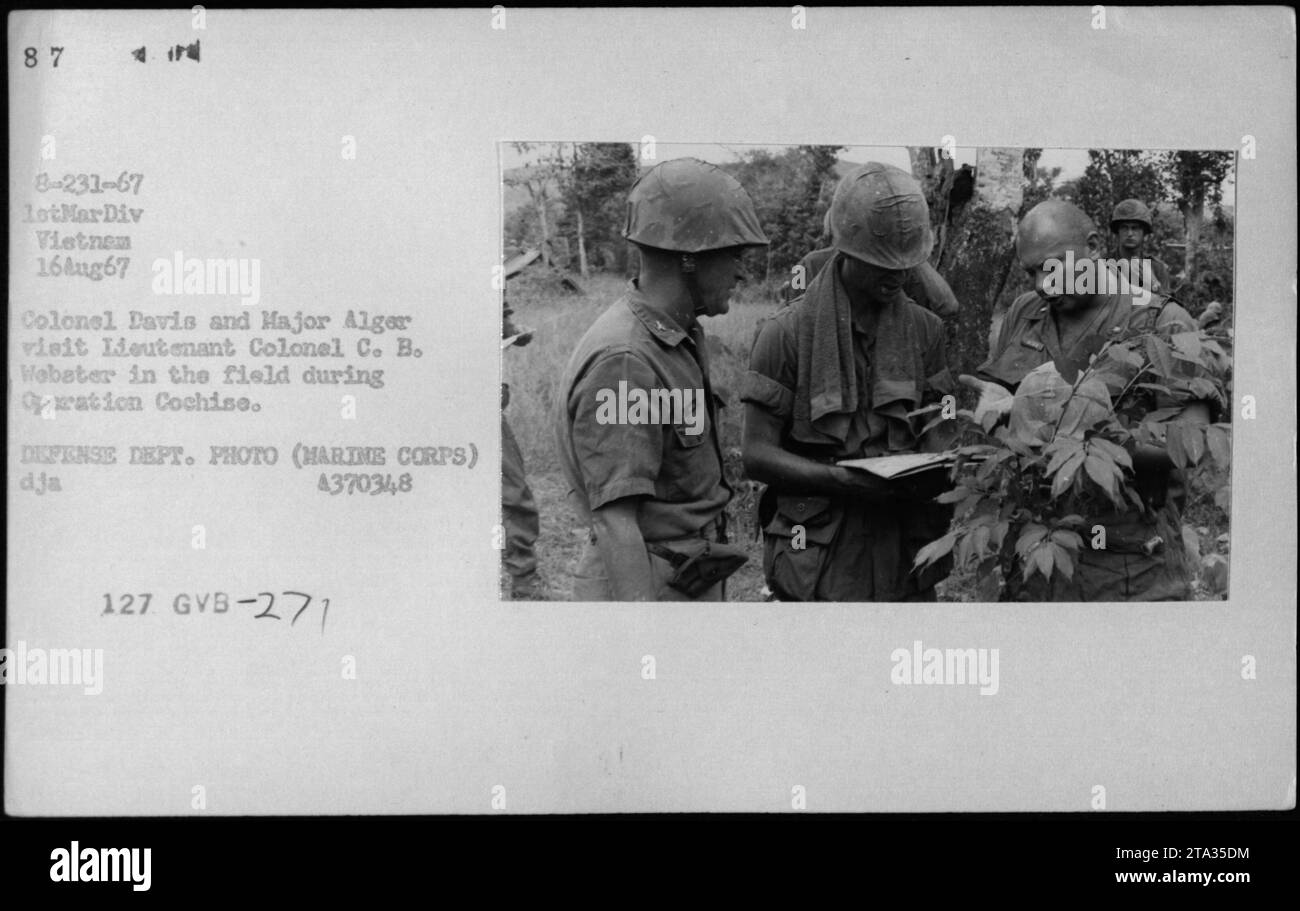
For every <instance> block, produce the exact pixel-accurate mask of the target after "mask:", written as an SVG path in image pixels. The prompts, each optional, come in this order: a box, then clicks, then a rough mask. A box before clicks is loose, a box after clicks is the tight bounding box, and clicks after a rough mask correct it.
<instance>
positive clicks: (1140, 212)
mask: <svg viewBox="0 0 1300 911" xmlns="http://www.w3.org/2000/svg"><path fill="white" fill-rule="evenodd" d="M1122 221H1135V222H1137V223H1138V224H1140V225H1143V226H1144V227H1145V228H1146V229H1147V233H1148V234H1149V233H1151V210H1150V209H1148V208H1147V207H1146V206H1144V205H1143V204H1142V203H1141V201H1140V200H1136V199H1126V200H1124V201H1123V202H1121V203H1120V204H1119V205H1117V206H1116V207H1115V211H1113V212H1112V213H1111V214H1110V229H1111V230H1112V231H1114V230H1116V227H1115V226H1116V225H1118V224H1119V223H1120V222H1122Z"/></svg>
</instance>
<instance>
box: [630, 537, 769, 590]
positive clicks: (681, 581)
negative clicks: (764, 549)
mask: <svg viewBox="0 0 1300 911" xmlns="http://www.w3.org/2000/svg"><path fill="white" fill-rule="evenodd" d="M646 550H648V551H650V553H652V554H654V555H655V556H656V557H662V558H663V559H665V560H667V561H668V562H669V563H671V564H672V565H673V568H674V570H675V572H674V573H673V577H672V578H671V579H669V580H668V584H669V586H671V587H672V588H673V589H675V590H677V591H679V592H681V593H682V594H683V595H686V596H687V597H688V598H698V597H699V596H700V595H702V594H704V593H705V592H706V591H708V590H709V589H710V588H712V587H713V586H714V585H717V584H718V583H719V582H721V581H722V580H723V579H726V578H727V577H728V576H730V575H731V574H732V573H734V572H735V571H736V570H738V569H740V568H741V567H742V566H744V565H745V562H746V561H747V560H749V556H748V555H747V554H746V553H745V552H744V551H743V550H742V549H741V548H739V547H736V546H735V545H733V544H719V543H718V542H717V541H707V540H706V541H705V542H704V550H702V551H700V552H699V553H698V554H695V555H694V556H691V557H688V556H686V554H679V553H677V552H676V551H672V550H669V549H668V548H666V547H664V546H662V545H660V544H647V545H646Z"/></svg>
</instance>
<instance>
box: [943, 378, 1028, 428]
mask: <svg viewBox="0 0 1300 911" xmlns="http://www.w3.org/2000/svg"><path fill="white" fill-rule="evenodd" d="M957 380H958V382H960V383H961V384H962V385H963V386H969V387H970V388H971V389H974V390H975V391H976V392H978V393H979V394H980V398H979V401H978V402H976V403H975V412H974V414H972V415H971V417H972V418H973V419H974V420H975V422H976V423H978V424H979V425H980V426H981V427H983V428H984V429H985V430H989V429H990V428H992V427H993V425H994V424H996V423H997V422H998V421H1000V420H1002V418H1004V417H1006V416H1007V415H1009V414H1010V413H1011V405H1012V403H1013V402H1015V396H1013V395H1012V394H1011V392H1010V391H1009V390H1008V389H1007V388H1006V387H1004V386H1001V385H999V384H997V383H991V382H989V381H988V380H981V379H980V378H979V377H974V376H970V375H969V374H966V373H963V374H962V375H961V376H959V377H957ZM968 414H969V412H968Z"/></svg>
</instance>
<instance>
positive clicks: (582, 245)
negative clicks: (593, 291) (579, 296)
mask: <svg viewBox="0 0 1300 911" xmlns="http://www.w3.org/2000/svg"><path fill="white" fill-rule="evenodd" d="M575 214H576V215H577V216H578V272H579V273H580V274H581V275H582V277H583V278H586V277H587V275H588V271H587V241H586V239H585V238H584V237H583V235H584V234H585V233H586V230H585V229H584V228H583V225H582V209H581V208H580V207H579V208H577V209H576V210H575Z"/></svg>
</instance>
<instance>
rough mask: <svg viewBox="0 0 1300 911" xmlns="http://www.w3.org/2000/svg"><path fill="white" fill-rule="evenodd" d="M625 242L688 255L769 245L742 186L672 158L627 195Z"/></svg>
mask: <svg viewBox="0 0 1300 911" xmlns="http://www.w3.org/2000/svg"><path fill="white" fill-rule="evenodd" d="M623 236H624V237H626V238H627V239H628V240H630V241H632V242H633V243H636V244H640V245H642V246H646V247H654V248H656V249H659V250H668V251H671V252H674V253H686V254H693V253H704V252H707V251H709V250H722V249H725V248H727V247H761V246H767V244H768V239H767V235H765V234H764V233H763V229H762V228H761V227H759V224H758V213H757V212H755V211H754V203H753V200H751V199H750V198H749V194H748V193H746V192H745V188H744V187H742V186H741V185H740V181H738V180H736V178H734V177H732V176H731V175H730V174H728V173H727V172H726V171H724V170H722V169H721V168H719V167H718V166H717V165H712V164H708V163H707V162H703V161H700V160H699V159H698V158H675V159H673V160H671V161H665V162H662V163H661V164H657V165H655V166H654V167H653V168H651V169H650V170H649V171H646V172H645V173H644V174H642V175H641V177H640V179H639V180H637V182H636V183H635V184H634V185H633V186H632V191H631V192H630V193H629V194H628V198H627V224H626V226H625V227H624V229H623Z"/></svg>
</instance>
